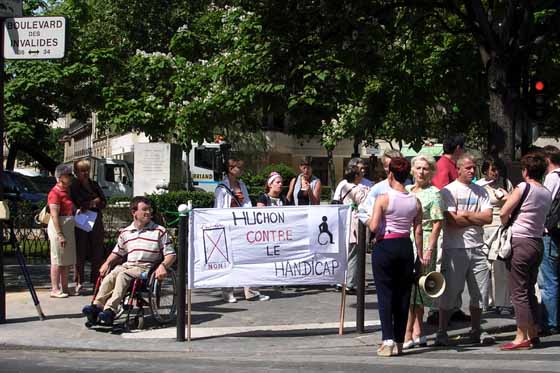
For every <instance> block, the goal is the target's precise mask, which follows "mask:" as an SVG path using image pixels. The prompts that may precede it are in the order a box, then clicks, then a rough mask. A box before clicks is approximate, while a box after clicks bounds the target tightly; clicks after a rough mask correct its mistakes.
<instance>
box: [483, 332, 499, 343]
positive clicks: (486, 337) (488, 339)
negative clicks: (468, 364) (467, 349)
mask: <svg viewBox="0 0 560 373" xmlns="http://www.w3.org/2000/svg"><path fill="white" fill-rule="evenodd" d="M495 342H496V339H495V338H494V336H491V335H490V334H488V333H486V332H482V333H480V344H481V345H484V346H488V345H493V344H494V343H495Z"/></svg>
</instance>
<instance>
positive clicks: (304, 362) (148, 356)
mask: <svg viewBox="0 0 560 373" xmlns="http://www.w3.org/2000/svg"><path fill="white" fill-rule="evenodd" d="M558 360H559V357H558V355H557V354H535V353H534V351H531V352H527V353H514V354H511V353H509V354H505V353H504V354H499V353H484V354H481V353H476V352H471V351H460V352H430V353H418V354H408V355H407V356H405V357H402V358H398V359H397V358H390V359H387V358H378V357H376V356H374V355H373V354H371V350H368V349H363V350H362V351H352V353H345V352H344V351H332V350H316V349H314V350H307V349H305V350H292V351H282V352H279V351H270V352H269V353H258V354H256V353H252V352H250V351H248V352H246V353H236V354H231V353H203V352H188V351H186V350H185V351H184V352H181V353H157V354H156V353H153V352H137V353H135V354H134V356H131V354H130V353H123V352H103V353H100V352H92V351H45V350H39V351H38V350H34V351H27V350H11V349H9V350H4V351H1V352H0V362H1V364H0V372H37V371H40V370H45V371H48V372H78V371H79V372H94V371H95V372H178V371H187V372H215V371H226V372H263V371H278V372H284V371H293V372H299V371H304V372H372V371H374V372H375V371H382V370H383V371H390V372H410V370H411V369H414V372H419V373H423V372H426V373H427V372H445V373H448V372H450V371H459V370H460V371H461V372H473V373H474V372H504V373H505V372H525V371H532V372H559V371H560V362H559V361H558Z"/></svg>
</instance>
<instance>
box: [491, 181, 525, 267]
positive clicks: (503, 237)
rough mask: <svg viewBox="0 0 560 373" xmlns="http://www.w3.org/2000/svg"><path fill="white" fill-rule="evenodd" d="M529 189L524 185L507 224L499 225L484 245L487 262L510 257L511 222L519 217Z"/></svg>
mask: <svg viewBox="0 0 560 373" xmlns="http://www.w3.org/2000/svg"><path fill="white" fill-rule="evenodd" d="M529 189H531V184H529V183H526V187H525V190H524V191H523V194H522V195H521V200H520V201H519V203H518V204H517V206H515V209H514V210H513V212H512V213H511V217H510V219H509V220H508V222H507V223H506V224H502V225H500V227H499V228H498V229H497V230H496V232H494V234H493V235H492V236H491V237H490V238H489V239H488V240H487V241H486V242H485V243H484V245H485V246H486V247H487V250H488V260H496V259H497V260H506V259H508V258H509V257H510V256H511V236H512V226H513V222H514V221H515V219H516V218H517V215H519V211H520V210H521V205H523V202H525V198H527V194H529Z"/></svg>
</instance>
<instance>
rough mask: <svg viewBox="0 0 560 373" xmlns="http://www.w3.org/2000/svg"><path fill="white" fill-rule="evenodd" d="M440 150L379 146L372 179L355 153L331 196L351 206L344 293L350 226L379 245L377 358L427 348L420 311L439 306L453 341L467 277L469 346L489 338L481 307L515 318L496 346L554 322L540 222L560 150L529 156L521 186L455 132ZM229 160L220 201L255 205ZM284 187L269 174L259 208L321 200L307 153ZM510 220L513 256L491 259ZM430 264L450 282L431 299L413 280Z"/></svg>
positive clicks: (554, 293)
mask: <svg viewBox="0 0 560 373" xmlns="http://www.w3.org/2000/svg"><path fill="white" fill-rule="evenodd" d="M443 150H444V151H443V155H442V156H441V157H440V159H439V160H438V161H437V162H436V161H435V159H434V157H433V156H431V155H425V154H419V155H418V156H416V157H414V158H413V159H412V160H411V161H409V160H407V159H406V158H404V157H403V156H402V154H401V153H400V152H399V151H397V150H388V151H386V152H385V153H384V154H383V156H382V158H381V162H382V164H383V168H384V170H385V173H386V175H387V177H386V179H384V180H382V181H380V182H378V183H373V182H371V181H370V180H368V179H367V178H366V177H365V170H366V165H365V163H364V161H363V160H362V159H360V158H353V159H351V160H350V161H349V162H348V164H347V166H346V167H345V170H344V177H343V179H342V180H341V181H340V182H339V183H338V185H337V187H336V190H335V192H334V194H333V200H332V201H331V203H335V204H338V203H342V204H347V205H351V206H352V218H351V227H350V232H351V233H350V235H349V245H348V247H349V251H348V269H347V279H346V286H347V288H346V292H347V293H350V294H351V293H352V292H353V291H354V288H355V286H356V281H357V278H356V276H357V273H356V269H357V268H356V251H357V250H356V247H357V241H358V239H359V237H358V236H357V226H358V221H359V220H362V221H363V222H364V223H366V225H367V226H368V227H369V234H370V235H371V241H372V242H373V243H374V246H373V249H372V266H373V276H374V281H375V286H376V290H377V298H378V303H379V316H380V320H381V328H382V343H381V345H380V347H379V349H378V354H379V355H380V356H394V355H399V354H401V353H402V351H403V350H406V349H410V348H413V347H416V346H426V345H427V338H426V335H425V334H424V332H423V323H424V320H423V319H424V311H425V309H426V308H428V309H430V311H431V312H433V313H435V314H436V315H437V320H438V330H437V333H436V337H435V341H434V345H436V346H447V345H449V344H450V340H449V336H448V334H447V331H448V328H449V322H450V319H451V317H452V316H453V315H454V314H455V313H456V312H458V310H461V308H462V294H463V291H464V288H465V286H466V287H467V289H468V291H469V298H470V300H469V311H470V312H469V313H470V315H466V317H467V319H468V320H470V323H471V329H470V333H469V335H468V338H467V339H468V341H469V343H477V344H493V343H494V342H495V339H494V337H493V336H492V335H491V334H489V333H488V332H487V331H484V330H483V329H482V327H481V325H482V317H483V314H484V312H483V311H484V310H490V309H494V310H495V311H496V312H498V313H501V314H507V315H515V319H516V324H517V332H516V336H515V338H514V339H513V340H512V341H511V342H508V343H504V344H502V345H500V348H501V349H502V350H504V351H510V350H518V349H528V348H532V347H534V346H537V345H538V344H539V343H540V340H539V335H543V334H549V333H557V330H558V329H557V328H558V312H557V309H558V302H559V297H558V256H557V253H558V240H559V239H560V236H559V235H558V233H557V232H548V231H546V230H545V228H544V226H545V219H546V216H547V212H548V210H549V208H550V206H551V203H552V199H553V197H554V196H555V195H556V193H557V192H558V190H559V189H560V150H559V149H558V148H556V147H554V146H546V147H545V148H543V149H537V148H534V149H532V150H531V152H529V153H528V154H526V155H524V156H523V158H522V159H521V173H522V177H523V181H522V182H520V183H519V184H518V185H517V186H516V187H514V186H513V185H512V182H511V181H510V180H509V179H508V178H507V177H505V168H504V167H503V164H502V162H501V161H500V160H499V159H498V158H495V157H491V156H489V157H486V158H484V159H483V160H482V165H481V167H480V172H481V173H480V174H479V173H478V172H477V171H478V170H477V167H478V164H479V160H478V159H475V157H474V156H473V155H471V154H469V153H467V152H465V138H464V137H463V136H462V135H458V136H451V137H449V138H448V139H447V140H446V141H445V142H444V144H443ZM229 162H230V163H229V164H228V173H227V175H226V177H225V178H224V181H223V182H222V183H221V184H220V186H219V187H218V188H217V189H216V202H215V207H221V208H224V207H246V206H250V201H249V197H248V194H247V188H246V187H245V185H244V184H243V183H242V182H241V181H239V179H238V178H239V176H240V172H241V167H242V162H240V161H236V160H230V161H229ZM231 162H233V163H231ZM545 176H546V177H545ZM543 180H544V184H541V181H543ZM222 185H223V186H222ZM282 187H283V180H282V176H281V175H280V174H278V173H277V172H272V173H271V174H270V175H269V177H268V179H267V181H266V185H265V190H266V191H265V192H264V193H263V194H262V195H261V196H259V198H258V202H257V206H283V205H288V204H292V205H316V204H319V203H320V193H321V182H320V180H319V179H318V178H317V177H315V176H313V174H312V169H311V166H310V164H309V161H308V160H304V161H302V162H301V164H300V174H299V175H298V176H296V177H295V178H294V179H292V180H291V181H290V183H289V189H288V194H287V196H286V197H284V196H283V195H282ZM505 224H509V225H511V227H512V228H511V235H512V239H511V244H512V251H511V255H510V256H509V257H507V258H497V257H491V256H490V257H489V252H488V250H489V249H488V248H489V245H488V240H489V239H490V238H491V237H493V236H494V233H495V232H496V231H497V230H498V229H499V228H500V227H501V226H503V225H505ZM368 240H369V239H368ZM432 271H439V272H440V273H441V274H442V275H443V277H444V278H445V284H446V287H445V291H444V292H443V294H442V295H441V296H440V297H439V298H437V299H433V298H432V297H430V296H429V295H428V294H426V292H425V291H424V289H423V288H422V287H419V286H417V280H418V278H419V276H421V275H423V274H427V273H430V272H432ZM537 279H538V287H536V286H535V285H536V284H537ZM338 286H342V285H341V284H339V285H338ZM226 290H227V292H226ZM538 290H540V296H541V299H542V301H541V303H542V307H541V308H542V310H541V309H540V308H539V307H538V304H539V303H538V301H537V296H536V291H538ZM245 297H246V298H247V299H255V300H268V297H266V296H263V295H262V294H260V293H258V292H257V291H256V290H254V289H250V288H246V289H245ZM263 297H266V298H264V299H263ZM224 300H225V301H227V302H235V301H236V300H237V299H236V298H235V297H234V296H233V294H232V293H231V289H224ZM459 312H461V311H459Z"/></svg>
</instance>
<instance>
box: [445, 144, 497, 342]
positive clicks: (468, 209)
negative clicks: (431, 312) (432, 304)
mask: <svg viewBox="0 0 560 373" xmlns="http://www.w3.org/2000/svg"><path fill="white" fill-rule="evenodd" d="M457 168H458V177H457V179H456V180H455V181H453V182H452V183H450V184H448V185H447V186H445V187H444V188H443V189H442V190H441V196H442V199H443V203H444V206H445V229H444V230H443V245H442V265H441V266H442V268H441V272H442V274H443V275H444V276H445V281H446V289H445V293H444V294H443V295H442V296H441V298H440V299H439V330H438V333H437V336H436V344H437V345H447V344H448V337H447V328H448V323H449V318H450V316H451V313H452V310H453V309H454V308H455V306H456V305H457V304H460V303H458V300H459V299H460V297H461V295H462V293H463V290H464V288H465V282H466V284H467V287H468V289H469V296H470V313H471V331H470V339H471V342H473V343H483V344H490V343H493V342H494V339H493V338H492V337H491V336H490V335H488V334H487V333H484V332H482V330H481V327H480V325H481V322H480V321H481V315H482V308H483V306H484V302H485V301H487V299H488V291H489V283H490V272H489V269H488V263H487V259H486V255H485V254H484V252H483V251H482V245H483V244H484V241H483V234H484V230H483V228H482V227H483V225H485V224H489V223H490V222H491V221H492V205H491V204H490V198H489V197H488V193H487V192H486V190H485V189H484V188H483V187H481V186H479V185H476V184H473V183H472V179H473V177H474V175H475V171H476V164H475V161H474V159H473V157H472V156H471V155H469V154H463V155H462V156H461V157H460V158H459V159H458V160H457Z"/></svg>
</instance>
